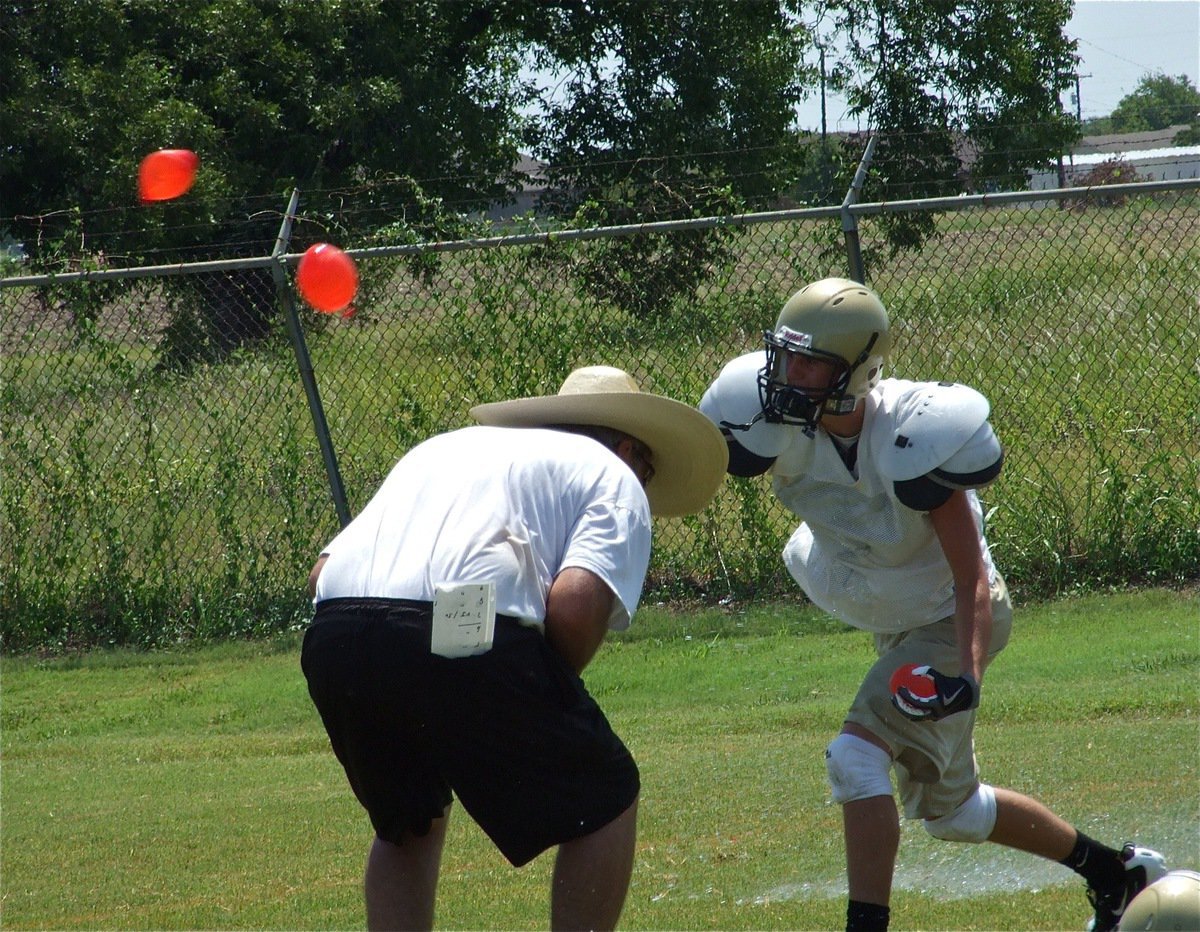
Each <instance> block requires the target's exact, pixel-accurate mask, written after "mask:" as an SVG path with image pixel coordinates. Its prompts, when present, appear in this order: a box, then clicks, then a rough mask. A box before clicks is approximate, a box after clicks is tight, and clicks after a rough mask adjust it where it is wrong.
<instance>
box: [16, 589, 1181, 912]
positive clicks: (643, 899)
mask: <svg viewBox="0 0 1200 932" xmlns="http://www.w3.org/2000/svg"><path fill="white" fill-rule="evenodd" d="M1198 636H1200V598H1198V597H1197V594H1196V593H1195V592H1190V593H1179V592H1171V591H1165V590H1151V591H1143V592H1133V593H1125V594H1120V595H1092V596H1087V597H1081V598H1077V599H1070V600H1065V601H1060V602H1055V603H1049V604H1045V605H1039V606H1030V607H1028V608H1024V609H1020V610H1019V611H1018V615H1017V621H1016V627H1015V631H1014V636H1013V640H1012V642H1011V644H1010V646H1009V648H1008V649H1007V650H1006V651H1005V652H1004V654H1002V655H1001V658H1000V660H998V661H997V662H996V664H995V665H994V667H993V668H992V671H991V672H990V674H989V677H988V679H987V683H986V685H985V705H984V708H983V709H982V711H981V713H980V718H981V721H980V728H979V731H978V734H977V745H978V751H979V756H980V764H981V768H982V771H983V776H984V778H985V779H986V780H988V781H989V782H992V783H996V784H999V785H1006V786H1011V787H1013V788H1015V789H1018V790H1022V791H1026V792H1032V793H1034V794H1035V795H1038V796H1039V797H1040V798H1042V799H1044V800H1045V801H1046V802H1047V803H1049V804H1050V805H1051V806H1052V807H1054V808H1056V809H1057V810H1058V811H1060V812H1061V814H1063V815H1064V816H1065V817H1067V818H1068V819H1070V820H1072V821H1073V822H1074V823H1076V824H1077V825H1079V826H1080V827H1081V828H1082V829H1083V830H1084V831H1087V832H1088V833H1089V834H1091V835H1093V836H1094V837H1098V838H1101V839H1104V840H1107V841H1110V842H1114V843H1119V842H1121V841H1123V840H1126V839H1128V838H1131V837H1137V838H1139V839H1140V840H1142V841H1143V842H1144V843H1147V844H1151V845H1154V846H1157V847H1160V848H1161V849H1162V850H1164V851H1165V852H1166V853H1167V854H1168V856H1169V857H1170V858H1171V860H1172V862H1173V863H1174V864H1175V865H1177V866H1188V867H1193V868H1195V867H1197V866H1200V836H1198V833H1197V827H1198V825H1200V769H1198V768H1200V742H1198V738H1200V728H1198V726H1200V686H1198V683H1200V677H1198V676H1197V673H1198V672H1200V643H1198ZM297 657H298V645H297V642H296V639H295V636H294V635H292V636H286V637H280V638H278V639H276V640H273V641H257V642H230V643H225V644H221V645H217V646H210V647H204V648H194V649H180V650H175V651H170V652H155V653H135V652H127V651H114V652H94V653H87V654H75V655H70V656H65V657H57V658H53V659H38V658H36V657H33V656H27V657H3V658H0V687H2V700H3V701H2V706H0V725H2V752H3V769H2V770H0V780H2V783H0V801H2V814H3V819H2V821H0V856H2V859H3V860H2V864H0V869H2V880H3V885H2V890H3V892H2V894H0V907H2V914H0V924H2V925H3V926H4V927H5V928H8V929H39V928H56V929H116V928H121V929H185V928H187V929H191V928H213V929H216V928H221V929H248V928H295V929H327V928H361V927H362V924H363V915H362V906H361V890H360V882H361V872H362V865H363V860H364V857H365V853H366V849H367V844H368V841H369V836H370V831H369V827H368V824H367V822H366V819H365V817H364V816H363V814H362V812H361V811H360V810H359V809H358V806H357V804H356V803H355V802H354V800H353V798H352V796H351V795H350V792H349V790H348V788H347V787H346V785H345V781H344V777H343V775H342V773H341V771H340V769H339V768H338V766H337V764H336V762H335V761H334V759H333V756H332V754H331V753H330V752H329V750H328V745H327V743H326V740H325V736H324V733H323V732H322V730H321V727H320V723H319V721H318V719H317V717H316V714H315V712H314V711H313V709H312V707H311V705H310V703H309V700H308V698H307V694H306V692H305V688H304V682H303V678H302V676H301V674H300V671H299V665H298V659H297ZM869 662H870V648H869V638H868V637H867V636H866V635H864V634H862V633H860V632H854V631H851V630H849V629H846V628H843V627H841V626H839V625H837V624H836V623H834V622H831V621H830V620H828V619H827V618H825V617H823V616H821V615H819V614H817V613H815V612H814V611H813V610H812V609H811V608H809V607H805V606H801V605H798V604H778V605H767V606H755V607H747V608H746V609H745V610H744V611H742V610H740V609H739V608H737V607H736V606H735V607H734V608H731V609H708V610H700V611H694V612H678V611H666V610H664V609H662V608H655V607H653V606H647V607H646V608H645V609H644V611H643V612H642V613H641V614H640V615H639V618H638V619H637V621H636V623H635V625H634V627H633V628H632V629H631V630H630V631H628V632H626V633H623V634H621V635H617V636H614V637H612V638H610V641H609V643H608V644H606V645H605V647H604V648H603V649H602V650H601V652H600V654H599V656H598V658H597V659H596V661H595V662H594V663H593V665H592V667H591V668H589V670H588V673H587V677H586V679H587V682H588V685H589V687H590V688H591V690H592V691H593V693H594V694H595V695H596V696H597V697H598V699H599V700H600V702H601V704H602V705H603V707H604V708H605V710H606V712H607V713H608V715H609V717H610V719H611V720H612V721H613V723H614V725H615V727H616V728H617V730H618V732H619V733H620V734H622V736H623V737H624V738H625V740H626V742H627V743H628V744H629V746H630V748H631V750H632V751H633V752H634V755H635V756H636V757H637V759H638V761H639V764H640V766H641V769H642V779H643V792H642V801H641V808H640V821H639V840H638V847H637V857H636V864H635V872H634V878H633V884H632V887H631V890H630V894H629V898H628V901H627V903H626V908H625V913H624V916H623V921H622V925H623V926H624V927H625V928H630V929H757V928H787V929H830V928H839V927H841V924H842V921H843V915H844V882H843V880H842V846H841V829H840V821H839V812H838V809H837V807H836V806H834V805H833V804H832V803H831V802H830V800H829V796H828V791H827V789H826V786H825V775H824V765H823V763H822V753H823V750H824V747H825V745H826V744H827V743H828V741H829V739H830V738H831V737H832V736H833V734H834V733H835V732H836V731H837V729H838V727H839V723H840V721H841V716H842V713H843V711H844V709H845V707H846V706H847V705H848V703H849V699H850V696H851V694H852V692H853V690H854V688H855V687H856V685H857V682H858V677H859V675H860V674H861V672H862V671H863V669H864V668H865V666H866V664H868V663H869ZM550 863H551V858H550V857H549V856H543V857H541V858H539V859H538V860H537V861H535V862H534V863H533V864H531V865H529V866H528V867H526V868H525V869H523V870H520V871H517V870H513V869H512V868H510V867H509V866H508V865H507V863H506V862H504V860H503V859H502V858H501V857H500V855H499V854H498V853H496V852H495V851H494V849H492V848H491V846H490V844H489V843H488V842H487V840H486V838H485V837H484V836H483V835H482V833H481V832H480V831H479V830H478V829H477V828H476V827H475V826H474V825H473V824H472V823H471V822H470V820H469V819H468V818H466V817H465V816H464V814H463V813H462V812H461V811H457V812H456V814H455V816H454V817H453V818H452V820H451V829H450V837H449V840H448V845H447V852H446V857H445V861H444V866H443V874H442V882H441V889H440V895H439V909H438V925H439V927H442V928H479V929H484V928H506V929H536V928H544V927H545V925H546V922H547V916H548V905H547V902H548V893H547V890H548V877H549V870H550ZM1085 918H1086V903H1085V900H1084V897H1083V893H1082V885H1081V883H1079V882H1078V881H1077V880H1076V878H1074V875H1072V874H1070V873H1069V872H1068V871H1066V870H1065V869H1063V868H1061V867H1058V866H1057V865H1052V864H1047V863H1042V862H1038V861H1035V860H1034V859H1031V858H1022V857H1018V856H1016V855H1010V854H1009V853H1008V852H1005V851H1002V850H1000V849H994V848H993V847H992V846H978V847H976V846H957V845H947V844H944V843H937V842H934V841H932V840H931V839H929V838H928V837H927V836H925V833H924V832H923V831H921V830H920V829H919V828H914V827H912V826H909V825H907V824H906V825H905V829H904V840H903V845H902V849H901V856H900V864H899V868H898V871H897V892H896V895H895V897H894V902H893V928H895V929H914V928H922V929H929V928H955V929H1064V928H1079V927H1081V924H1082V922H1083V920H1084V919H1085Z"/></svg>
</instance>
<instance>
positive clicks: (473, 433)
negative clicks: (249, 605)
mask: <svg viewBox="0 0 1200 932" xmlns="http://www.w3.org/2000/svg"><path fill="white" fill-rule="evenodd" d="M650 534H651V524H650V505H649V503H648V502H647V500H646V493H645V492H644V491H643V489H642V486H641V484H640V483H639V482H638V479H637V477H636V476H635V475H634V474H633V470H631V469H630V468H629V467H628V466H627V465H626V464H625V463H624V462H622V460H621V459H620V458H619V457H618V456H617V455H616V454H615V453H613V452H611V451H610V450H608V449H607V448H605V447H604V446H602V445H601V444H599V443H597V442H596V441H595V440H593V439H591V438H590V437H582V436H578V435H575V434H568V433H564V432H562V431H555V430H543V429H533V428H508V427H483V426H479V427H466V428H463V429H462V430H457V431H452V432H450V433H446V434H439V435H438V436H435V437H433V438H431V439H429V440H426V441H425V442H424V443H421V444H419V445H418V446H416V447H414V448H413V449H412V450H411V451H409V453H408V454H407V455H405V456H404V457H403V458H402V459H401V460H400V461H399V462H398V463H397V464H396V465H395V467H393V469H392V471H391V472H390V473H389V474H388V476H387V478H386V479H385V480H384V482H383V485H381V486H380V488H379V491H378V492H376V494H375V496H374V497H373V498H372V499H371V501H370V502H368V504H367V506H366V507H365V508H363V510H362V512H361V513H360V514H359V515H358V516H357V517H356V518H354V520H353V521H351V522H350V524H349V525H347V526H346V528H344V529H343V530H342V532H341V533H340V534H338V535H337V536H336V537H335V538H334V539H333V540H332V541H331V542H330V544H329V546H328V547H326V548H325V550H324V551H323V552H324V553H327V554H329V558H328V560H327V561H326V563H325V567H324V569H323V570H322V571H321V575H320V577H319V578H318V580H317V594H316V600H315V601H317V602H320V601H322V600H324V599H333V598H344V597H358V598H368V597H369V598H399V599H420V600H424V601H431V600H432V599H433V596H434V589H435V586H436V585H437V584H438V583H442V582H454V583H462V582H488V581H491V582H494V583H495V584H496V611H497V612H498V613H500V614H505V615H512V616H515V617H517V618H519V619H521V620H522V621H524V622H526V623H529V624H532V625H537V626H541V625H543V624H544V622H545V618H546V595H547V593H548V592H549V591H550V584H551V582H553V580H554V577H555V576H556V575H557V574H558V572H559V571H560V570H562V569H564V568H565V567H568V566H571V567H581V568H583V569H587V570H590V571H591V572H593V573H595V574H596V575H597V576H599V577H600V578H601V579H602V580H603V581H604V582H605V583H606V584H607V585H608V587H609V588H610V589H611V590H612V591H613V593H614V594H615V595H616V598H615V599H614V600H613V610H612V614H611V615H610V617H609V622H608V624H609V627H610V628H613V629H615V630H620V629H623V628H627V627H628V626H629V622H630V619H631V618H632V617H633V614H634V612H635V611H636V610H637V605H638V601H639V600H640V599H641V595H642V585H643V583H644V582H645V578H646V569H647V566H648V565H649V562H650Z"/></svg>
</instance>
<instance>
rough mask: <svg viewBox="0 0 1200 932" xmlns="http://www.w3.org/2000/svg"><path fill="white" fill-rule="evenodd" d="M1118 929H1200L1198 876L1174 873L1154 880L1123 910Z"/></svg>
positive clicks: (1175, 871) (1178, 871)
mask: <svg viewBox="0 0 1200 932" xmlns="http://www.w3.org/2000/svg"><path fill="white" fill-rule="evenodd" d="M1117 928H1118V929H1119V930H1121V932H1131V930H1135V929H1153V930H1156V932H1157V930H1160V929H1162V930H1168V929H1200V873H1197V872H1196V871H1191V870H1174V871H1170V872H1169V873H1167V874H1166V876H1164V877H1161V878H1159V879H1158V880H1156V881H1154V882H1153V883H1152V884H1150V886H1148V887H1146V888H1145V889H1144V890H1142V892H1141V893H1139V894H1138V895H1137V896H1135V897H1134V898H1133V901H1132V902H1131V903H1130V904H1129V905H1128V906H1127V907H1126V908H1125V912H1124V913H1122V914H1121V921H1120V922H1119V923H1118V925H1117Z"/></svg>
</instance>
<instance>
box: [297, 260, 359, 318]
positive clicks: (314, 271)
mask: <svg viewBox="0 0 1200 932" xmlns="http://www.w3.org/2000/svg"><path fill="white" fill-rule="evenodd" d="M296 287H297V288H299V289H300V296H301V297H302V298H304V300H305V301H307V302H308V303H309V304H311V305H312V306H313V307H315V308H316V309H317V310H318V311H323V312H324V313H326V314H336V313H337V312H338V311H341V310H343V309H344V308H346V307H347V306H348V305H349V304H350V302H351V301H352V300H354V294H355V292H357V291H358V269H356V268H355V266H354V260H353V259H351V258H350V257H349V256H348V255H346V254H345V253H344V252H342V251H341V250H340V249H338V248H337V247H336V246H331V245H330V244H329V243H317V244H316V245H315V246H310V247H309V248H308V249H307V250H306V251H305V253H304V255H303V256H301V257H300V264H299V265H298V266H296Z"/></svg>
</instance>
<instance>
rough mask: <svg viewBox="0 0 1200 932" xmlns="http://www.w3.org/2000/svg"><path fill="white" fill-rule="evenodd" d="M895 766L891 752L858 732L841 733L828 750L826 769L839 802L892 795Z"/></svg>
mask: <svg viewBox="0 0 1200 932" xmlns="http://www.w3.org/2000/svg"><path fill="white" fill-rule="evenodd" d="M891 766H892V758H891V755H890V754H888V752H887V751H885V750H884V749H883V748H880V747H876V746H875V745H873V744H872V743H871V742H870V741H864V740H863V739H862V738H859V737H857V736H855V735H847V734H840V735H838V736H837V737H836V738H834V739H833V741H831V742H830V744H829V747H828V748H826V749H825V769H826V770H828V771H829V786H830V787H831V788H832V790H833V801H834V802H835V803H852V802H854V801H855V800H856V799H867V798H869V797H871V796H891V795H892V781H891V778H890V777H889V776H888V769H889V768H890V767H891Z"/></svg>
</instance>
